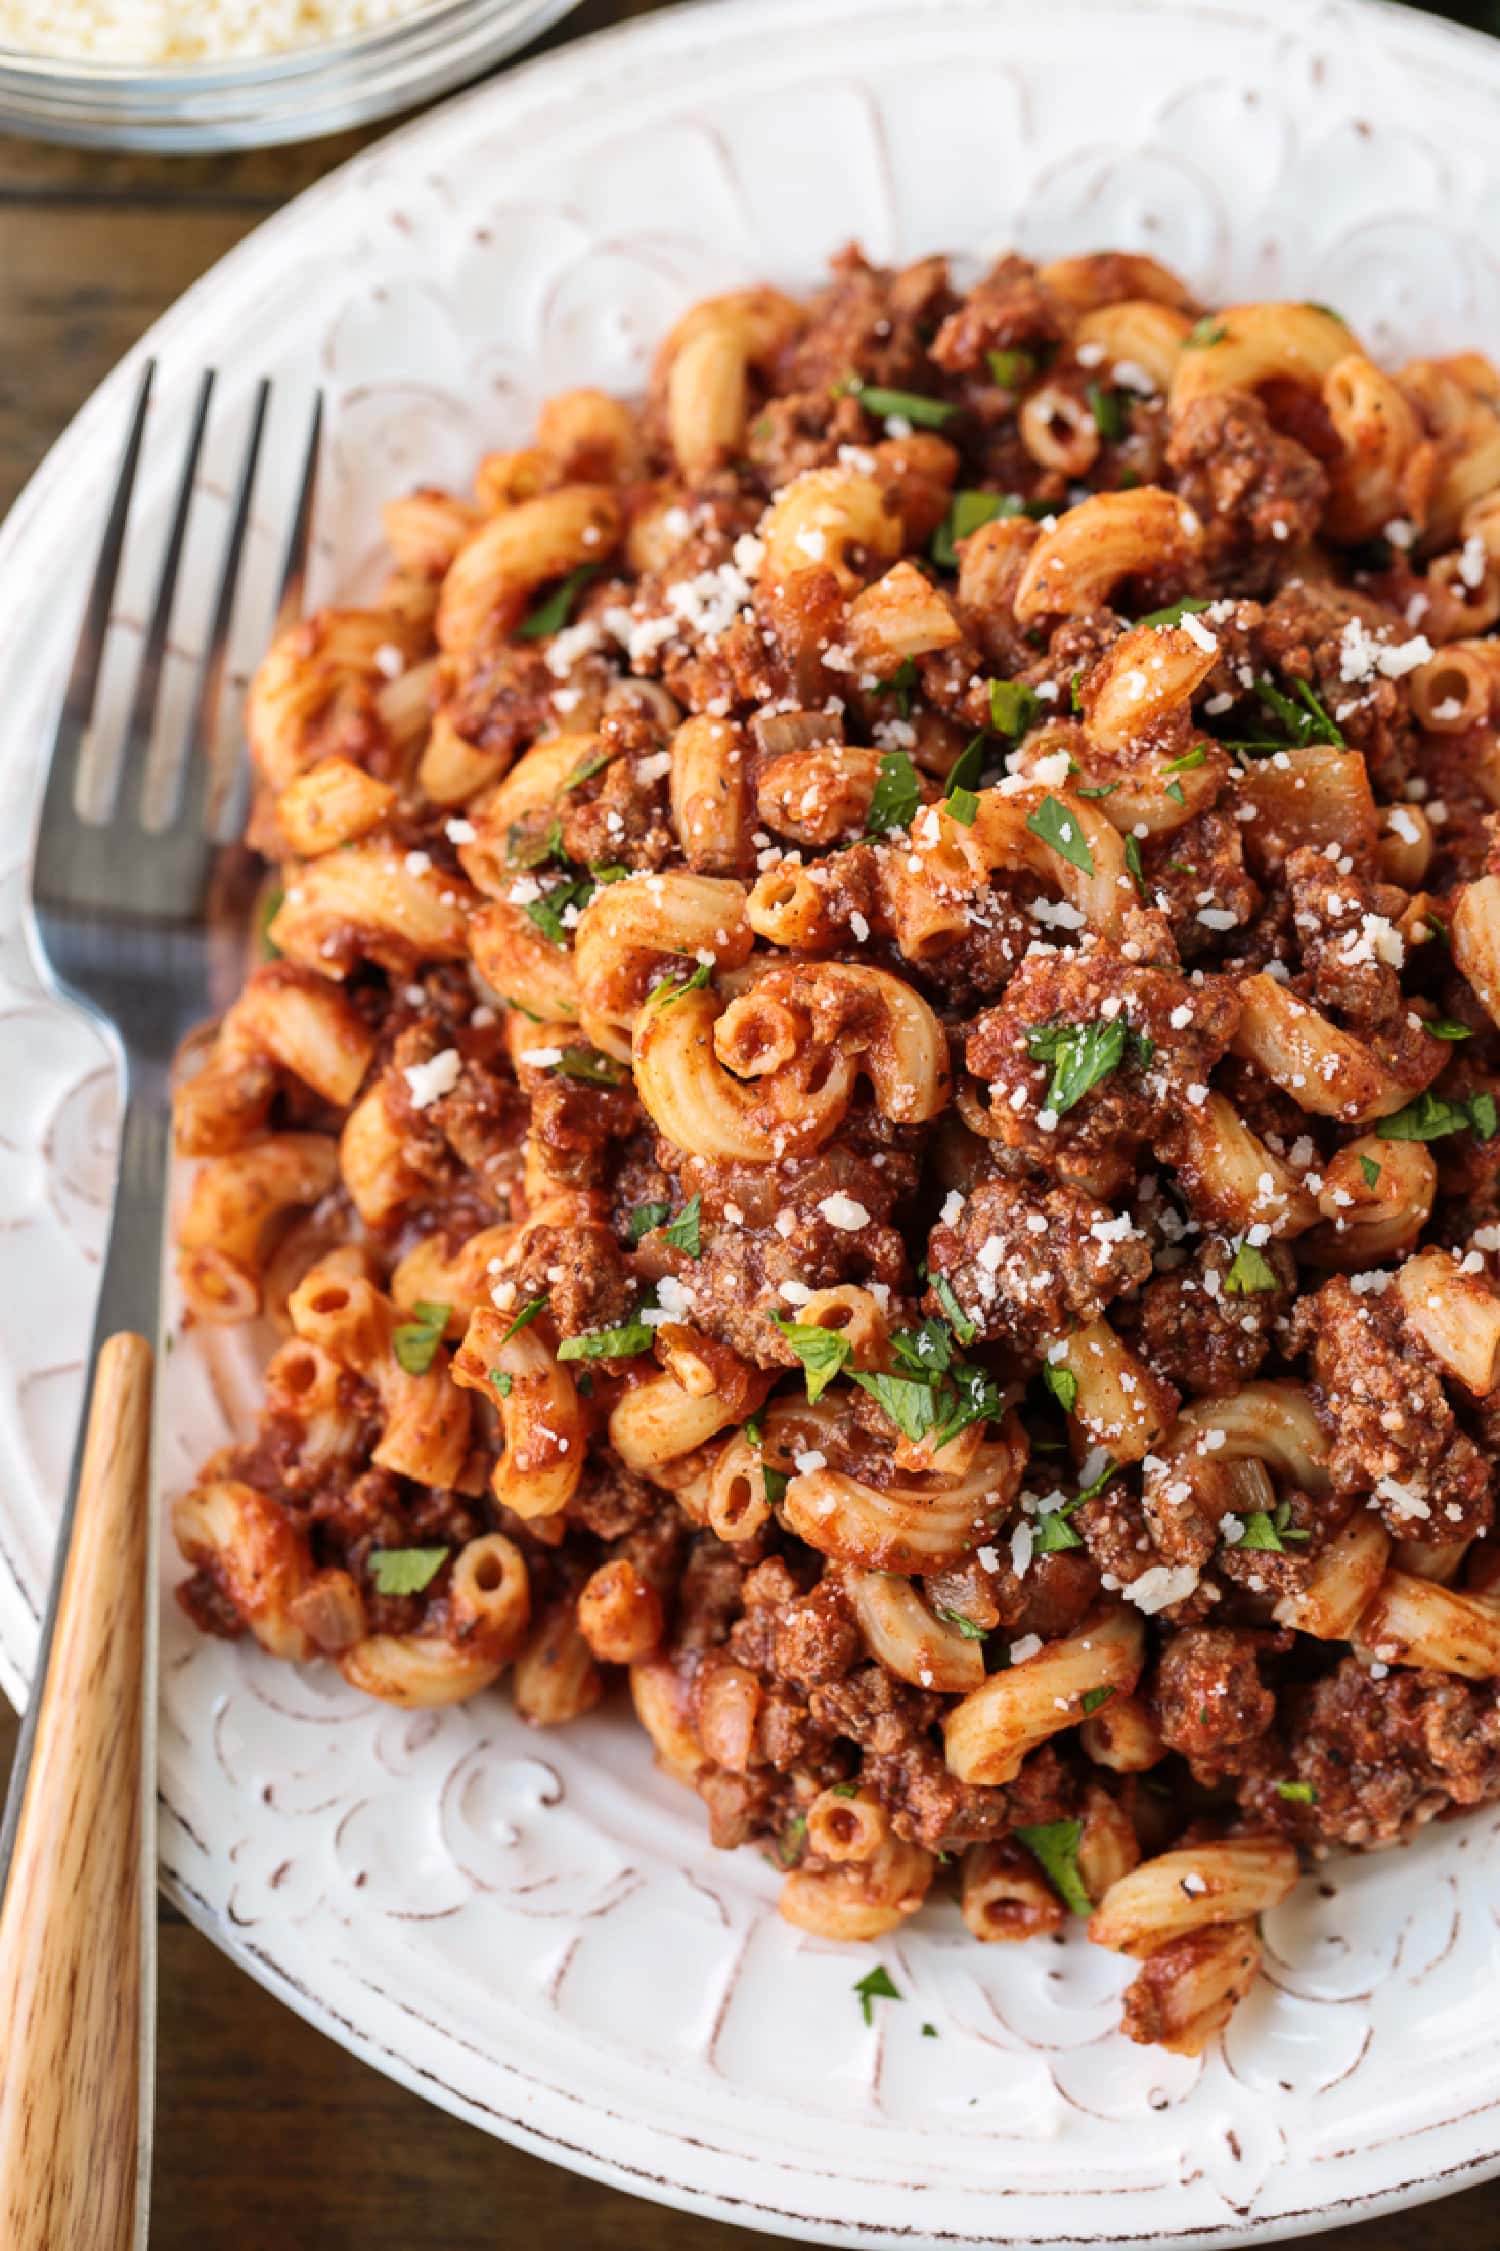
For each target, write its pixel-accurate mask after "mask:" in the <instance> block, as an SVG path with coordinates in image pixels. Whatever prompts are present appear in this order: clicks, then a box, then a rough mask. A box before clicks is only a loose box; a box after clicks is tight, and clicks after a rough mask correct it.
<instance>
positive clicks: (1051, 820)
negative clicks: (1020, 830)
mask: <svg viewBox="0 0 1500 2251" xmlns="http://www.w3.org/2000/svg"><path fill="white" fill-rule="evenodd" d="M1026 826H1027V827H1028V828H1029V829H1030V831H1031V833H1032V835H1033V836H1039V837H1040V838H1041V840H1042V842H1043V843H1044V844H1050V845H1051V847H1052V849H1053V851H1054V852H1056V853H1057V854H1058V856H1059V857H1060V858H1061V859H1064V860H1066V861H1067V862H1068V864H1069V866H1070V867H1075V868H1081V869H1082V870H1083V873H1084V874H1085V875H1092V874H1093V872H1094V855H1093V853H1092V852H1091V851H1090V850H1089V844H1088V838H1087V837H1086V836H1084V835H1083V834H1082V832H1081V831H1080V829H1079V826H1078V823H1077V821H1076V819H1075V818H1074V816H1073V815H1072V814H1071V813H1070V812H1069V811H1068V808H1067V806H1066V805H1063V804H1060V803H1059V802H1058V800H1057V799H1056V798H1055V797H1052V796H1047V797H1044V798H1043V799H1042V802H1041V804H1040V805H1038V807H1037V808H1036V811H1035V812H1034V813H1028V814H1027V816H1026Z"/></svg>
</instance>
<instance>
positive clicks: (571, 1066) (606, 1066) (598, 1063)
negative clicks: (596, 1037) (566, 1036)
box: [552, 1047, 625, 1086]
mask: <svg viewBox="0 0 1500 2251" xmlns="http://www.w3.org/2000/svg"><path fill="white" fill-rule="evenodd" d="M552 1068H553V1070H554V1071H556V1072H558V1073H559V1074H560V1075H561V1076H562V1077H563V1078H565V1079H583V1080H585V1081H586V1082H587V1083H588V1085H590V1086H620V1085H622V1084H623V1082H624V1078H625V1066H624V1064H623V1063H616V1062H615V1060H614V1058H613V1057H612V1056H609V1055H601V1054H600V1053H599V1052H598V1050H597V1049H596V1048H592V1047H565V1048H564V1049H563V1051H562V1055H561V1057H560V1059H559V1060H558V1061H557V1062H556V1063H554V1064H553V1066H552Z"/></svg>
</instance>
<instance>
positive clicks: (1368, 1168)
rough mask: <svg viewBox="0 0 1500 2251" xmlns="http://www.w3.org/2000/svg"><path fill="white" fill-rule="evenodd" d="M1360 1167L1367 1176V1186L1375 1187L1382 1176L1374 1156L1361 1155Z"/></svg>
mask: <svg viewBox="0 0 1500 2251" xmlns="http://www.w3.org/2000/svg"><path fill="white" fill-rule="evenodd" d="M1359 1169H1360V1171H1361V1172H1362V1173H1363V1174H1364V1176H1365V1186H1366V1187H1367V1188H1373V1187H1374V1186H1375V1183H1376V1182H1377V1181H1378V1180H1379V1178H1380V1167H1379V1165H1378V1164H1377V1163H1376V1162H1375V1159H1374V1158H1373V1157H1361V1158H1360V1160H1359Z"/></svg>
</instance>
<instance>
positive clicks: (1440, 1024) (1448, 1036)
mask: <svg viewBox="0 0 1500 2251" xmlns="http://www.w3.org/2000/svg"><path fill="white" fill-rule="evenodd" d="M1422 1029H1423V1031H1424V1032H1425V1033H1426V1034H1427V1037H1428V1038H1429V1039H1430V1040H1471V1039H1472V1038H1473V1037H1474V1033H1473V1030H1472V1028H1471V1027H1470V1026H1469V1025H1468V1024H1460V1023H1459V1022H1458V1021H1457V1020H1456V1019H1455V1018H1454V1017H1452V1016H1424V1017H1423V1019H1422Z"/></svg>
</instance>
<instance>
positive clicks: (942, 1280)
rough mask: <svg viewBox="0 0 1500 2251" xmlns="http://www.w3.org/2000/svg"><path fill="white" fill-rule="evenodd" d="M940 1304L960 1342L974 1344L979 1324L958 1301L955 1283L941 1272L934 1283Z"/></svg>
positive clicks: (934, 1289)
mask: <svg viewBox="0 0 1500 2251" xmlns="http://www.w3.org/2000/svg"><path fill="white" fill-rule="evenodd" d="M932 1288H933V1294H934V1295H935V1296H936V1298H937V1301H938V1303H939V1305H940V1306H941V1307H942V1309H943V1311H944V1312H945V1313H946V1314H947V1316H948V1318H949V1320H950V1321H951V1322H952V1323H953V1334H954V1335H955V1336H956V1337H957V1339H958V1341H959V1343H960V1344H972V1343H973V1342H974V1339H975V1338H976V1337H977V1336H978V1334H979V1328H978V1324H977V1323H976V1322H974V1321H973V1320H971V1319H970V1317H969V1315H968V1314H967V1313H965V1311H964V1309H963V1307H962V1306H961V1305H960V1304H959V1302H958V1297H957V1294H956V1292H955V1290H954V1287H953V1284H952V1283H951V1282H950V1281H949V1279H948V1277H947V1275H946V1274H940V1275H939V1276H938V1278H937V1280H936V1281H935V1282H934V1283H933V1285H932Z"/></svg>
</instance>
